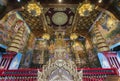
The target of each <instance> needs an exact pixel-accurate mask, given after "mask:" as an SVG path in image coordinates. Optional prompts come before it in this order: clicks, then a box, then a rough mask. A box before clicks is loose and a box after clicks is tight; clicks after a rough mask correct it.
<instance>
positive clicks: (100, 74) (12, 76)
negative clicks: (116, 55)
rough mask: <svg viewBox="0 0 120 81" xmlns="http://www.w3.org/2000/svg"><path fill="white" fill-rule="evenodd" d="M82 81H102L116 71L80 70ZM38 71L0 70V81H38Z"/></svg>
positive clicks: (115, 73) (99, 69)
mask: <svg viewBox="0 0 120 81" xmlns="http://www.w3.org/2000/svg"><path fill="white" fill-rule="evenodd" d="M77 70H78V71H81V70H82V71H83V81H104V80H105V79H106V77H107V76H111V75H117V72H116V69H114V68H112V69H110V68H109V69H102V68H82V69H77ZM38 71H39V72H41V71H42V69H19V70H3V69H1V70H0V81H39V80H38Z"/></svg>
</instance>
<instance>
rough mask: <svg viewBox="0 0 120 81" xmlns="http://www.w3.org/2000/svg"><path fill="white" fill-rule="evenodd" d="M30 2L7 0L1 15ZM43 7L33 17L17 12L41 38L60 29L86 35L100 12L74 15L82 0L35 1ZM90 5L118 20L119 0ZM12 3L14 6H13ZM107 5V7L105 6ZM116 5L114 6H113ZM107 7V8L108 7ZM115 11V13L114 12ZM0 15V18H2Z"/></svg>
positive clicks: (94, 2)
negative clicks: (113, 15)
mask: <svg viewBox="0 0 120 81" xmlns="http://www.w3.org/2000/svg"><path fill="white" fill-rule="evenodd" d="M29 1H30V0H27V1H26V0H21V2H20V3H18V2H17V0H16V1H14V0H8V5H7V6H8V7H7V9H6V11H5V12H4V13H3V14H5V13H6V12H8V11H10V10H12V9H16V8H21V6H25V5H26V4H27V3H28V2H29ZM37 1H38V2H40V3H41V5H42V6H43V13H42V14H41V15H40V16H38V17H34V16H32V15H31V14H29V13H28V12H27V11H26V10H22V11H19V13H20V14H21V16H22V17H23V19H24V20H25V21H26V23H27V24H28V26H29V27H30V29H31V31H32V32H33V33H34V34H35V35H36V36H37V37H41V36H42V34H43V33H45V32H49V34H53V32H54V30H56V29H57V28H59V27H61V28H63V29H64V30H65V31H66V32H67V33H68V35H69V34H70V33H71V32H72V30H74V31H76V32H78V33H79V34H82V33H86V32H88V31H89V29H90V28H91V26H92V24H93V22H94V21H95V20H96V19H97V18H98V16H99V14H100V12H101V11H98V10H94V11H92V12H91V13H90V16H88V17H82V16H80V15H79V14H77V13H76V11H77V7H78V4H79V3H81V2H83V1H84V0H64V1H63V2H62V3H58V1H57V0H37ZM90 1H91V3H93V4H95V5H98V6H99V7H102V8H105V9H108V10H110V11H111V12H113V14H115V15H116V17H117V18H119V13H118V12H119V11H118V10H119V9H118V8H119V4H118V2H119V0H115V1H114V2H113V3H112V2H111V0H107V1H106V0H103V2H102V3H98V0H90ZM13 3H14V4H13ZM106 4H107V5H106ZM115 4H116V6H115ZM108 6H109V7H108ZM114 10H115V11H114ZM3 14H1V15H0V16H3ZM46 28H47V30H46Z"/></svg>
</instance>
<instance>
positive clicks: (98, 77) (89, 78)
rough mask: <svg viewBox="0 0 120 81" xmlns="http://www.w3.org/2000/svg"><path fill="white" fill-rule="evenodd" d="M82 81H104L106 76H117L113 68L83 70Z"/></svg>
mask: <svg viewBox="0 0 120 81" xmlns="http://www.w3.org/2000/svg"><path fill="white" fill-rule="evenodd" d="M77 70H78V71H81V70H82V71H83V81H104V80H105V79H106V77H107V76H111V75H118V72H117V70H116V69H115V68H104V69H103V68H83V69H79V68H78V69H77Z"/></svg>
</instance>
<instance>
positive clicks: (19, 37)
mask: <svg viewBox="0 0 120 81" xmlns="http://www.w3.org/2000/svg"><path fill="white" fill-rule="evenodd" d="M24 30H25V27H24V26H21V27H20V28H19V30H18V32H17V33H16V35H15V37H14V38H13V40H12V41H11V43H10V45H9V47H8V49H7V50H8V51H14V52H19V50H20V47H21V44H22V41H23V34H24Z"/></svg>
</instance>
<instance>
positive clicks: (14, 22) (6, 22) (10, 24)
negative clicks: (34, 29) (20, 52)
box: [0, 12, 30, 49]
mask: <svg viewBox="0 0 120 81" xmlns="http://www.w3.org/2000/svg"><path fill="white" fill-rule="evenodd" d="M20 27H24V28H25V31H24V33H23V34H24V35H23V36H24V37H23V40H22V41H21V44H22V45H21V49H22V48H23V47H24V46H25V45H26V41H27V38H28V35H29V33H30V30H29V29H28V26H27V25H26V23H25V22H24V21H23V20H22V18H21V16H20V15H19V14H18V13H17V12H9V13H8V14H6V15H5V16H4V17H3V19H2V20H0V40H1V41H0V43H1V44H4V45H6V46H8V45H9V43H10V42H11V40H12V39H13V37H14V36H15V35H16V33H17V32H18V30H19V28H20Z"/></svg>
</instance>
